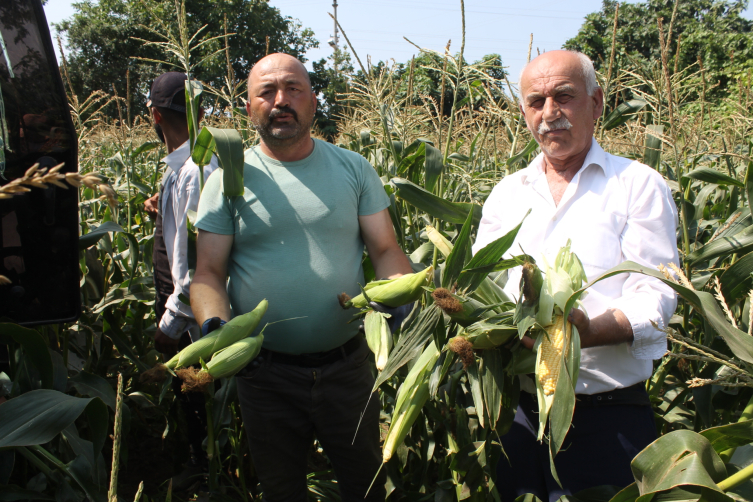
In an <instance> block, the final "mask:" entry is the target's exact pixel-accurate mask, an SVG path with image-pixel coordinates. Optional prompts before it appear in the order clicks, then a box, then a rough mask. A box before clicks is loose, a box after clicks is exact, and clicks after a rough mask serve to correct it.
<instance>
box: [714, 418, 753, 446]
mask: <svg viewBox="0 0 753 502" xmlns="http://www.w3.org/2000/svg"><path fill="white" fill-rule="evenodd" d="M701 435H702V436H703V437H705V438H706V439H708V440H709V442H710V443H711V446H713V447H714V450H715V451H716V452H717V453H721V452H723V451H726V450H728V449H730V448H737V447H738V446H742V445H745V444H749V443H753V420H746V421H745V422H735V423H731V424H726V425H720V426H718V427H712V428H710V429H706V430H705V431H701Z"/></svg>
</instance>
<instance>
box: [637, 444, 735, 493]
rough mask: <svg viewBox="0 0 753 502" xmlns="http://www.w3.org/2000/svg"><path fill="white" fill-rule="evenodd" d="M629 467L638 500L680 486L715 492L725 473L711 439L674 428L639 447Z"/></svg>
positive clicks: (722, 463) (725, 475)
mask: <svg viewBox="0 0 753 502" xmlns="http://www.w3.org/2000/svg"><path fill="white" fill-rule="evenodd" d="M630 467H631V469H632V471H633V475H634V476H635V481H636V484H637V485H638V489H639V490H640V493H641V498H640V499H639V500H643V498H644V497H645V496H647V495H649V494H652V493H655V492H660V491H664V490H670V489H673V488H676V487H681V486H684V487H693V486H695V487H703V488H708V489H711V490H713V491H717V492H718V491H719V487H718V486H717V485H716V483H718V482H720V481H721V480H723V479H725V478H726V477H727V471H726V469H725V468H724V462H722V460H721V459H720V458H719V455H717V453H716V452H715V451H714V448H713V447H712V446H711V443H710V442H709V441H708V440H707V439H706V438H705V437H703V436H701V435H700V434H697V433H695V432H693V431H689V430H677V431H673V432H670V433H669V434H666V435H664V436H662V437H660V438H659V439H657V440H656V441H654V442H653V443H651V444H650V445H648V446H647V447H646V448H645V449H644V450H643V451H641V452H640V453H639V454H638V455H637V456H636V457H635V458H634V459H633V461H632V462H631V463H630ZM646 500H650V498H649V499H646ZM691 500H692V499H691Z"/></svg>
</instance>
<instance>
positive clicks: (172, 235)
mask: <svg viewBox="0 0 753 502" xmlns="http://www.w3.org/2000/svg"><path fill="white" fill-rule="evenodd" d="M185 82H186V75H185V74H183V73H178V72H168V73H164V74H162V75H160V76H159V77H157V78H156V79H155V80H154V82H153V84H152V87H151V91H150V93H149V101H148V102H147V106H148V107H149V108H150V111H151V114H152V119H153V120H154V124H155V130H156V132H157V135H158V136H159V138H160V140H162V142H163V143H164V144H165V147H166V148H167V154H168V155H167V157H165V158H164V159H162V162H164V163H165V165H166V168H165V175H164V177H163V178H162V183H161V186H160V193H159V194H158V195H155V196H154V197H151V198H150V199H149V200H147V201H146V202H145V208H146V211H147V212H148V213H150V214H151V215H152V216H153V217H154V218H155V232H154V253H153V257H152V263H153V269H154V286H155V293H156V298H155V312H156V315H157V319H158V327H157V331H156V332H155V335H154V345H155V348H156V349H157V350H159V351H160V352H162V353H163V354H165V355H166V357H168V358H169V357H171V356H172V355H173V354H175V353H176V352H177V351H178V350H179V349H181V348H183V347H185V346H187V345H188V344H189V343H191V342H192V341H196V340H198V339H199V337H200V336H201V330H200V328H199V326H198V325H197V323H196V320H195V319H194V315H193V312H192V311H191V306H190V305H189V304H188V303H183V302H182V301H181V299H180V297H181V295H183V296H184V297H185V298H188V297H189V288H190V285H191V277H190V275H189V269H190V268H193V267H195V265H193V264H189V250H188V247H189V243H188V240H189V237H188V229H187V226H186V219H187V217H188V212H189V211H194V212H195V211H196V210H197V208H198V206H199V195H200V193H201V187H200V184H199V179H200V176H201V174H200V170H199V167H198V166H197V165H196V164H195V163H194V162H193V160H191V149H190V147H189V145H188V136H189V135H188V122H187V119H186V99H185ZM216 167H217V158H216V157H213V158H212V161H211V162H210V164H209V165H207V166H204V179H205V180H206V178H208V177H209V175H210V174H211V173H212V171H214V169H215V168H216ZM173 391H174V392H175V396H176V398H177V399H178V401H180V403H181V407H182V408H183V412H184V414H185V418H186V424H187V426H188V430H187V436H188V441H189V447H190V457H189V462H188V466H187V468H186V470H184V471H183V472H182V473H181V474H179V475H178V476H176V477H175V478H173V487H174V488H175V489H182V488H185V487H187V485H188V483H189V482H192V481H194V480H195V478H196V476H199V475H201V473H202V470H203V468H204V467H205V463H206V455H205V454H204V453H203V450H202V446H201V444H202V441H203V439H204V436H205V431H204V429H205V427H206V419H205V418H204V399H203V395H202V394H184V393H182V392H181V391H180V379H177V378H176V379H173Z"/></svg>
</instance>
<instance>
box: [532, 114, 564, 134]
mask: <svg viewBox="0 0 753 502" xmlns="http://www.w3.org/2000/svg"><path fill="white" fill-rule="evenodd" d="M571 127H573V125H572V124H571V123H570V121H569V120H567V119H566V118H565V117H560V118H558V119H557V120H555V121H554V122H547V121H545V120H542V121H541V123H540V124H539V129H538V130H537V131H536V132H538V133H539V134H546V133H548V132H549V131H553V130H556V129H570V128H571Z"/></svg>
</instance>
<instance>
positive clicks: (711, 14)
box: [564, 0, 753, 97]
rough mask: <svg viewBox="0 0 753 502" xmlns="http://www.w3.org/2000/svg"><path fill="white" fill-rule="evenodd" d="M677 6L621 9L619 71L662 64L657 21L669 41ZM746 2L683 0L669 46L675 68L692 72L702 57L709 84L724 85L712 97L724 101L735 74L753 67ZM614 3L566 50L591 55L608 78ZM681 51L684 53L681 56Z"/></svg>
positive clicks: (662, 1) (653, 3) (664, 2)
mask: <svg viewBox="0 0 753 502" xmlns="http://www.w3.org/2000/svg"><path fill="white" fill-rule="evenodd" d="M674 5H675V2H674V1H672V0H648V1H647V2H646V3H622V4H620V6H619V14H618V20H617V34H616V41H615V46H616V53H615V67H616V68H620V67H626V66H628V65H627V59H628V58H633V59H637V60H639V61H640V60H644V61H658V60H660V58H661V49H660V43H659V29H658V24H657V19H658V18H660V17H661V18H664V29H665V38H666V36H667V31H668V28H669V24H670V22H671V19H672V11H673V8H674ZM747 5H748V2H747V0H733V1H726V0H683V1H681V2H679V4H678V6H677V13H676V17H675V21H674V23H673V25H672V39H671V40H670V41H668V44H669V54H670V60H669V64H670V66H671V67H674V66H675V58H676V57H677V55H678V52H679V60H678V61H677V67H678V68H679V69H684V68H687V67H688V66H690V65H692V64H693V63H696V62H697V60H698V57H699V56H700V57H701V60H702V62H703V65H704V68H705V70H706V72H707V76H708V77H707V78H709V79H710V80H711V81H712V82H714V81H716V82H719V84H720V85H719V86H717V87H716V88H715V90H714V94H713V95H712V97H713V96H716V97H721V96H723V95H725V94H726V93H727V92H728V91H727V85H728V84H729V83H730V80H731V79H733V78H734V75H735V74H738V73H740V72H741V70H744V69H746V68H751V67H752V66H753V21H750V20H748V19H745V18H743V17H742V16H741V13H742V12H743V11H744V10H745V8H746V7H747ZM616 6H617V2H616V1H615V0H604V2H603V4H602V8H601V10H600V11H599V12H594V13H592V14H589V15H588V16H586V20H585V22H584V23H583V26H581V28H580V30H579V31H578V34H577V35H576V36H575V37H574V38H571V39H570V40H568V41H567V42H565V45H564V47H565V48H566V49H571V50H578V51H581V52H583V53H585V54H586V55H588V56H589V57H590V58H591V59H592V60H593V61H594V66H595V67H596V69H597V70H600V71H602V72H604V73H606V72H607V68H608V66H609V59H610V54H611V48H612V32H613V21H614V12H615V8H616ZM678 45H679V51H678Z"/></svg>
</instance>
